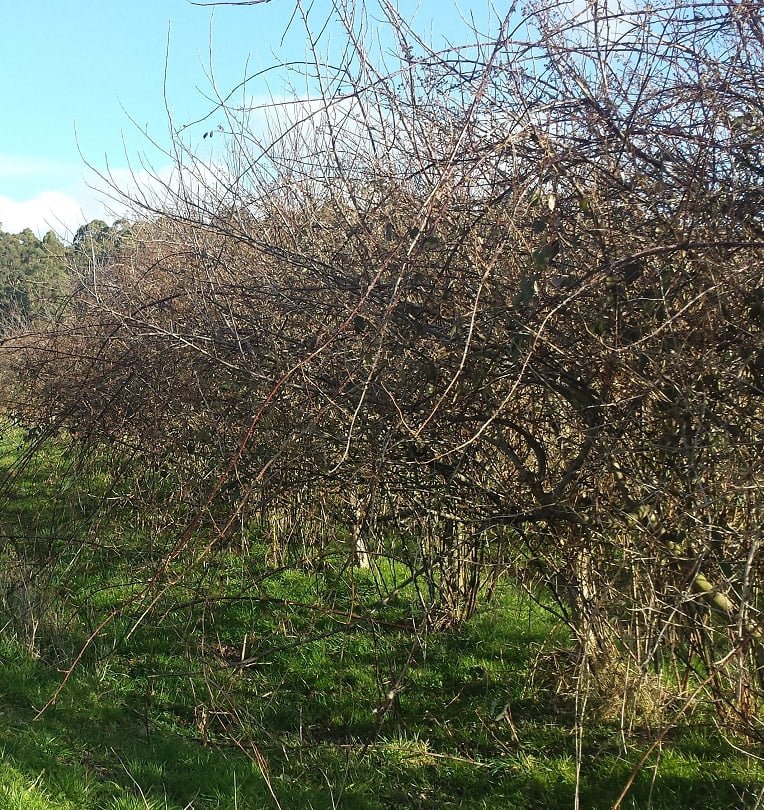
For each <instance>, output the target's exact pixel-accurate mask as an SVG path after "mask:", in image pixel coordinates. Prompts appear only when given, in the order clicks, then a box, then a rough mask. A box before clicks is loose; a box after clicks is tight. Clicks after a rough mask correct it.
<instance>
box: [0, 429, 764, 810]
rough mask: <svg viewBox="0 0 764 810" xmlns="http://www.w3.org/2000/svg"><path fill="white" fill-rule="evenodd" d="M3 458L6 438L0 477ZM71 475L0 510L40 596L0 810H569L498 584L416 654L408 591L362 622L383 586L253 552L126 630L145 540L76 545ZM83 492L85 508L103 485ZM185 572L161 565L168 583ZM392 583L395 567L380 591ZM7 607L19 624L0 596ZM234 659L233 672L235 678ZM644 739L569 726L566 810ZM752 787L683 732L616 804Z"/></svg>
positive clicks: (78, 508)
mask: <svg viewBox="0 0 764 810" xmlns="http://www.w3.org/2000/svg"><path fill="white" fill-rule="evenodd" d="M15 452H17V448H16V449H14V447H13V446H11V443H10V441H9V444H8V446H7V447H6V459H12V458H13V454H14V453H15ZM67 463H68V462H67V461H66V459H65V458H64V457H62V456H61V454H59V453H57V452H55V451H53V452H51V453H50V454H48V455H44V454H43V455H42V456H41V457H40V458H39V460H38V463H37V465H36V466H34V467H31V468H29V472H28V473H27V472H25V473H24V475H25V476H30V477H31V478H32V479H33V480H32V483H30V477H24V476H20V477H19V478H18V479H16V484H17V485H16V486H14V488H13V493H14V497H13V498H12V499H10V500H9V501H8V504H7V510H6V512H5V514H6V515H10V516H11V518H10V521H11V522H10V524H9V523H8V520H6V529H7V526H8V525H10V526H11V527H12V529H13V532H15V534H14V535H13V537H12V538H11V539H10V540H9V541H8V544H7V547H6V549H5V552H4V554H5V559H4V562H5V563H6V567H5V569H4V576H5V578H6V579H7V578H8V577H10V576H11V575H10V574H9V571H11V569H12V568H13V566H12V565H10V562H13V563H14V565H19V564H20V562H21V561H23V560H24V556H23V553H22V551H23V549H22V548H21V547H20V546H19V543H20V540H21V538H22V537H31V538H32V540H37V539H39V538H41V537H44V538H45V541H46V544H47V546H46V549H47V550H46V551H45V554H40V553H38V552H39V551H40V548H42V546H37V545H35V544H34V542H32V544H31V548H32V551H33V552H34V554H32V555H30V558H29V559H28V560H26V562H25V564H26V565H27V569H26V574H25V576H27V579H28V585H29V588H30V591H34V589H35V588H39V590H40V592H41V594H42V596H46V597H47V598H40V599H39V600H38V601H37V602H35V600H34V599H32V602H33V603H34V604H33V605H32V606H31V608H30V610H31V612H32V613H35V614H36V615H35V618H36V620H38V624H37V626H36V629H35V632H34V635H33V636H30V633H29V617H27V620H26V624H25V622H24V621H21V620H19V619H18V617H16V618H17V620H16V621H15V622H14V621H9V620H8V617H7V616H6V621H9V624H8V625H7V626H6V629H5V631H4V632H3V633H2V634H1V635H0V668H1V671H2V678H1V679H0V753H1V756H0V810H3V808H9V810H10V809H11V808H13V810H16V808H33V809H34V810H54V808H55V810H63V808H67V810H68V808H82V809H83V810H90V809H91V808H92V810H103V809H104V808H106V809H107V810H108V809H112V810H117V809H119V810H127V809H128V808H131V809H132V808H167V809H168V810H190V808H195V810H207V809H208V808H209V810H212V808H216V809H220V808H231V810H247V808H264V807H276V806H277V804H276V801H275V800H274V798H273V795H275V797H276V800H277V801H278V803H279V804H280V806H281V807H282V808H316V810H319V808H320V809H321V810H324V808H326V810H329V808H335V807H342V808H359V809H360V808H364V809H368V810H372V809H373V810H382V809H383V808H397V807H407V808H430V807H433V808H442V809H443V810H445V809H446V808H496V810H498V808H502V810H504V808H558V807H572V806H573V798H574V793H575V786H576V742H575V725H574V722H573V718H572V717H571V714H570V711H569V707H566V705H565V704H564V702H560V701H556V700H553V699H552V698H551V696H550V694H548V693H547V692H545V691H543V690H541V689H539V688H537V687H535V686H534V683H533V682H532V679H531V671H532V668H533V665H534V662H535V660H536V656H537V654H538V652H539V650H541V649H542V646H543V645H545V644H549V643H550V642H549V639H550V638H552V639H553V640H554V643H555V644H557V645H564V644H565V641H566V639H565V636H564V633H562V631H561V630H560V629H559V628H555V627H554V625H553V624H552V622H551V619H550V618H549V617H548V615H547V614H545V613H544V612H542V611H540V610H539V609H538V607H536V606H535V605H534V604H533V603H532V602H531V601H530V600H528V599H527V598H526V597H524V596H523V595H521V594H520V593H518V592H516V591H514V590H512V589H511V588H509V587H505V588H503V589H501V590H500V591H499V593H498V594H497V596H496V597H495V598H494V600H493V601H492V602H491V603H490V604H489V605H486V606H485V607H484V608H483V610H482V611H481V612H480V613H479V615H478V616H477V617H476V618H475V619H474V620H472V621H471V622H469V623H468V624H467V625H466V626H463V627H461V628H459V629H458V630H452V631H449V632H444V633H437V634H429V635H425V636H422V637H420V638H419V639H417V638H416V634H415V633H414V632H413V630H412V609H411V604H412V602H413V601H414V600H413V599H412V596H413V594H412V593H411V592H410V591H407V590H406V589H404V590H403V591H401V592H400V593H399V594H398V595H397V596H396V597H395V598H393V599H391V600H390V602H389V604H387V605H386V606H385V607H384V608H382V609H380V610H377V611H376V612H373V619H374V620H373V621H372V620H371V618H367V619H364V618H363V617H364V616H366V617H370V616H372V611H370V607H369V606H370V605H373V604H374V603H376V602H377V601H378V598H379V588H380V585H381V584H382V585H384V583H380V581H379V579H378V578H375V576H374V575H372V574H371V573H370V572H368V571H357V570H356V571H353V570H349V569H347V568H345V567H344V566H343V565H342V561H341V559H340V558H339V557H337V558H331V557H328V558H327V559H326V561H325V565H324V566H323V568H322V570H320V571H316V570H304V571H301V570H283V571H275V570H272V569H269V568H268V567H267V566H266V565H265V564H264V562H263V560H264V558H265V555H266V550H265V549H263V548H260V547H258V546H257V545H256V544H255V543H253V544H252V545H251V546H250V547H249V549H248V551H247V553H246V554H244V553H233V552H229V553H220V554H217V556H215V557H214V558H213V557H211V558H210V560H209V561H208V562H207V563H205V564H203V565H199V566H197V567H196V568H194V569H193V570H191V571H186V572H185V573H186V576H185V577H184V578H183V580H182V584H175V585H171V586H169V587H168V588H167V590H166V591H165V592H164V593H163V594H161V596H160V598H159V599H158V601H157V602H156V604H154V605H153V607H152V610H151V611H150V612H149V613H148V614H147V615H146V616H145V618H143V620H142V621H138V619H139V618H140V617H141V616H142V612H143V611H142V606H143V604H145V602H146V600H144V601H143V602H141V603H140V604H139V603H138V601H139V600H140V597H141V587H142V586H141V583H142V582H143V581H145V579H146V577H147V576H148V575H149V574H150V572H151V571H152V570H155V569H154V565H155V563H154V561H152V559H151V557H150V555H148V554H146V553H145V545H143V546H142V544H145V542H146V541H145V537H144V536H142V534H141V532H140V531H135V530H134V528H133V529H132V530H131V531H130V532H125V531H123V532H122V533H120V526H121V522H122V521H123V520H124V515H123V514H122V513H118V512H115V513H114V515H112V517H111V518H110V521H105V520H102V519H100V518H99V520H100V522H99V524H98V526H97V529H98V531H97V532H96V533H95V534H94V533H93V532H92V527H91V531H90V533H89V534H87V535H85V534H84V532H85V531H86V530H87V528H88V522H89V520H90V515H89V513H88V509H89V508H90V505H89V502H88V499H87V498H82V497H81V496H80V495H78V493H77V489H76V487H74V486H72V487H69V488H67V487H62V485H61V481H60V475H59V473H58V470H59V469H60V465H61V464H64V465H65V468H67V469H68V467H66V465H67ZM88 486H89V487H90V488H91V493H92V494H93V496H94V497H95V494H97V491H98V486H109V484H108V482H106V483H104V482H101V483H99V484H97V485H96V484H94V483H93V482H92V481H90V482H89V484H88ZM49 501H50V502H49ZM122 525H123V524H122ZM61 526H66V527H67V530H66V531H58V530H57V527H58V528H60V527H61ZM75 527H79V530H80V531H82V532H83V536H87V537H88V538H90V542H88V543H87V544H84V545H83V544H82V543H81V542H78V541H77V538H76V535H75V533H74V528H75ZM8 534H11V532H10V531H8ZM94 537H95V540H97V542H95V541H94V540H93V538H94ZM142 548H144V553H142ZM188 560H189V557H188V556H184V555H180V556H179V558H178V560H177V562H176V564H175V565H174V566H173V567H171V569H170V570H168V571H167V572H166V574H167V578H168V580H169V581H170V582H172V578H173V576H174V575H175V574H179V573H180V572H181V571H182V570H183V567H184V566H187V565H188ZM74 563H76V564H74ZM35 566H37V567H35ZM40 572H42V573H40ZM43 573H44V576H43ZM405 575H406V572H405V571H398V570H396V569H395V566H394V565H392V564H391V565H389V566H388V567H387V568H386V570H385V571H384V572H383V573H381V574H379V576H381V577H382V578H383V579H384V580H385V581H386V582H388V583H389V582H390V581H392V580H393V579H395V578H397V580H398V581H402V580H403V579H404V578H405ZM136 600H138V601H136ZM119 605H123V610H121V612H120V613H119V615H117V616H115V618H114V619H113V620H112V621H111V622H109V623H108V624H107V626H106V627H105V629H104V631H103V632H102V633H101V634H100V635H99V637H98V638H97V640H96V641H95V642H94V643H93V644H92V645H91V646H90V647H89V648H88V650H87V652H86V654H85V655H84V656H83V658H82V660H81V662H80V664H79V666H78V667H77V668H76V669H75V670H74V673H73V674H72V676H71V677H70V678H69V680H68V681H67V682H66V684H65V686H64V688H63V689H62V691H61V693H60V695H59V696H58V699H57V700H56V702H55V704H54V705H52V706H51V707H50V708H48V709H47V710H46V711H45V712H44V713H43V715H42V716H41V717H39V718H36V715H37V712H38V710H39V709H40V708H41V707H43V706H44V705H45V704H46V703H47V702H48V700H49V699H50V698H51V696H52V695H54V694H55V693H56V690H57V689H58V687H59V686H60V685H61V684H62V682H63V679H64V677H65V674H64V673H65V670H66V667H67V666H68V664H69V662H71V660H72V658H73V656H74V655H76V654H77V652H78V651H79V650H80V648H81V645H82V644H83V642H84V640H85V638H86V637H87V636H88V634H89V632H90V631H91V630H92V628H94V627H96V626H97V625H98V623H99V622H100V621H101V620H103V618H104V617H106V616H108V615H109V614H110V612H111V611H112V610H113V609H114V608H115V606H119ZM3 610H4V612H5V613H6V614H8V613H9V612H12V611H13V610H17V611H18V610H20V608H18V606H16V607H14V604H12V603H11V602H9V601H8V600H7V599H6V601H5V603H4V607H3ZM351 613H352V616H353V617H354V621H352V622H348V617H349V616H350V615H351ZM359 617H361V618H359ZM25 629H26V634H25ZM242 655H243V656H244V658H245V659H253V663H252V665H251V666H248V667H244V668H239V667H236V666H233V665H234V664H235V663H236V662H237V661H238V660H239V659H240V658H241V657H242ZM543 681H544V679H543V678H540V679H539V681H538V682H539V683H542V682H543ZM505 707H509V711H508V712H507V711H505ZM510 719H511V722H510ZM697 722H698V723H699V722H700V721H697ZM704 722H705V721H704ZM654 733H655V732H654V730H649V729H645V730H643V732H642V733H641V734H635V735H633V736H632V738H631V739H627V740H625V741H624V740H623V739H622V735H621V733H620V730H619V729H618V728H617V726H616V725H615V724H606V723H601V722H600V723H594V722H592V723H591V724H589V725H587V727H586V728H585V731H584V735H583V741H582V742H583V745H582V750H583V754H582V759H581V769H580V793H581V806H582V807H584V808H594V809H595V810H596V809H597V808H608V807H611V806H612V803H613V801H614V800H615V799H616V797H617V796H618V794H619V793H620V790H621V788H622V787H623V785H624V784H625V783H626V781H627V780H628V778H629V775H630V773H631V771H632V768H633V767H634V764H635V763H636V762H637V761H638V760H639V758H640V756H641V754H642V752H643V751H644V750H645V749H646V747H647V746H648V745H649V744H650V741H651V740H652V739H653V738H654ZM763 777H764V769H763V768H762V766H761V765H760V764H758V763H756V762H755V761H751V760H749V759H747V758H746V757H745V756H743V755H742V754H741V753H739V752H738V751H737V750H735V748H734V747H732V746H731V745H729V744H728V743H726V742H725V741H724V740H722V739H720V738H719V735H718V734H717V733H716V732H715V730H714V729H713V727H712V726H710V725H705V726H703V725H699V724H698V725H695V726H688V727H687V728H682V729H679V730H677V731H674V732H672V734H671V735H670V736H668V737H667V738H666V741H665V742H664V743H663V744H662V746H661V747H660V748H659V749H658V750H657V751H656V753H655V754H654V755H653V756H652V757H651V759H650V760H649V762H648V763H647V766H646V767H645V768H644V769H643V770H642V771H641V772H640V773H639V775H638V776H637V778H636V780H635V783H634V786H633V789H632V791H631V793H630V794H629V796H628V798H627V800H626V801H625V803H624V805H623V806H624V807H626V808H647V807H649V808H654V810H657V809H658V808H672V809H673V808H697V807H704V808H720V809H721V808H732V807H734V808H738V807H753V806H754V803H755V797H756V795H757V793H758V792H759V791H760V790H761V786H762V785H763V784H764V779H763Z"/></svg>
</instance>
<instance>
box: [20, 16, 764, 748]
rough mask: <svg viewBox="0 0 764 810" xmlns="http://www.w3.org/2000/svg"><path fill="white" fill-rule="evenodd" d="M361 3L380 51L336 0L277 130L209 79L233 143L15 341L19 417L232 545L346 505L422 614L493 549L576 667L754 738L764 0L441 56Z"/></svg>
mask: <svg viewBox="0 0 764 810" xmlns="http://www.w3.org/2000/svg"><path fill="white" fill-rule="evenodd" d="M381 5H382V8H383V10H384V12H385V15H386V25H387V30H388V31H389V32H390V34H391V36H393V37H395V40H396V42H397V46H398V56H397V57H396V60H395V64H394V65H391V64H390V58H389V57H387V56H386V57H385V58H384V59H382V58H381V57H379V55H378V54H377V55H375V54H374V53H373V52H372V50H371V49H370V46H369V44H368V41H367V39H366V38H365V37H364V21H363V17H362V14H361V11H362V9H360V8H355V7H354V6H353V5H352V4H350V3H346V4H340V5H337V7H336V15H337V22H338V23H339V24H340V25H341V26H343V28H344V36H345V42H346V49H345V50H344V52H343V58H342V60H341V62H340V63H339V64H338V65H337V66H336V67H334V68H329V67H327V66H326V62H325V61H324V60H323V59H322V57H321V55H320V54H319V51H318V48H319V46H318V45H317V44H316V45H315V48H316V50H315V62H314V64H313V65H309V66H307V67H306V69H309V70H311V71H313V72H314V75H315V77H316V86H317V87H318V92H317V95H316V97H313V98H310V99H308V100H305V101H302V102H290V103H288V104H283V105H281V106H280V108H277V109H275V110H274V109H272V110H271V121H272V127H273V129H272V130H271V131H270V132H269V133H268V135H267V136H265V135H263V133H262V131H259V130H258V129H256V128H254V127H253V125H252V123H251V122H252V121H253V120H254V117H253V111H252V110H249V109H239V108H236V107H235V106H234V105H233V104H232V103H230V102H229V101H227V100H225V99H223V100H221V106H220V110H219V112H220V113H221V115H222V117H223V118H224V119H225V121H226V125H225V126H224V127H223V128H222V130H223V131H222V132H221V133H220V137H221V138H225V139H226V143H227V147H228V154H229V160H228V163H227V164H226V165H221V164H215V165H206V166H205V165H203V164H201V163H200V162H199V160H198V159H197V158H196V157H195V156H194V155H193V154H192V153H191V152H190V149H189V147H188V145H187V142H186V141H185V140H184V139H183V135H182V134H179V135H178V136H177V139H176V142H175V143H174V147H173V148H174V151H175V154H176V155H177V156H178V182H177V184H175V185H173V184H166V185H165V187H164V192H165V197H164V199H162V200H161V201H160V203H159V204H153V203H151V202H150V201H149V200H148V199H146V198H141V199H140V200H135V202H136V203H137V204H138V206H139V209H140V214H141V218H142V219H143V222H142V223H141V224H140V225H137V226H136V227H135V229H134V234H133V237H132V239H131V241H129V242H126V243H125V246H124V248H123V250H122V251H121V252H119V253H117V254H115V255H113V256H111V257H110V258H109V260H108V261H107V262H106V263H105V264H103V265H98V266H96V267H92V268H90V269H89V271H88V273H87V275H86V277H85V278H83V288H82V292H81V294H80V295H79V296H78V297H77V298H76V300H75V301H74V302H73V305H72V313H71V316H70V318H69V320H67V321H65V322H64V323H63V325H60V326H59V327H58V328H57V329H56V330H54V331H51V332H50V333H48V334H46V335H44V336H43V337H42V338H41V337H39V336H27V337H24V338H19V344H18V352H17V356H18V358H19V360H18V364H19V369H20V370H19V379H20V380H22V381H23V382H24V386H25V387H24V390H25V392H26V396H27V406H26V407H27V410H28V413H29V415H30V418H37V419H42V418H44V419H46V420H49V421H50V422H52V423H54V424H56V425H61V426H63V427H66V428H67V430H68V431H69V432H70V434H71V435H72V436H74V437H76V438H77V439H78V440H81V441H88V442H90V444H91V446H94V447H98V446H99V445H103V443H106V442H108V443H110V445H111V446H112V447H113V448H114V447H120V448H122V449H123V450H124V452H125V453H126V454H128V455H129V456H130V457H131V458H140V459H141V460H142V461H143V462H144V463H145V464H147V466H148V467H149V468H150V469H158V470H163V471H165V472H166V473H167V474H168V475H170V476H171V478H172V480H173V481H174V482H175V488H174V491H175V494H176V495H177V500H178V503H177V504H176V505H177V506H178V508H181V507H182V509H184V510H185V512H184V514H186V515H187V516H188V517H187V519H188V521H191V523H194V522H195V521H198V520H199V519H200V516H202V515H204V516H210V519H211V520H212V521H213V525H214V526H215V531H216V532H217V535H218V540H219V541H221V542H222V541H224V540H226V539H228V540H229V541H235V540H236V537H235V534H236V531H238V530H239V529H240V528H241V527H242V525H251V523H252V522H256V521H260V523H261V525H262V527H263V530H264V531H267V532H270V534H271V536H272V542H273V548H274V555H275V556H278V557H279V558H283V559H288V558H289V554H290V553H292V552H293V551H294V550H295V549H298V551H299V554H300V555H301V556H304V555H305V554H306V553H307V554H311V553H313V554H314V555H315V556H316V558H318V557H320V555H321V553H322V551H323V548H324V546H325V544H327V543H330V542H334V539H335V538H336V537H337V536H338V534H337V530H338V529H341V528H344V529H345V534H344V535H341V533H340V536H344V537H345V540H346V543H347V556H348V560H349V562H351V563H353V564H364V565H375V564H377V561H378V560H380V559H386V558H390V557H394V558H396V559H398V560H401V561H403V562H404V563H405V564H406V565H408V566H409V569H410V571H411V577H412V579H413V580H414V581H416V583H417V584H421V585H422V593H423V604H424V605H425V607H426V615H427V619H428V620H429V621H430V622H431V623H432V624H435V625H439V626H442V625H445V624H448V623H450V622H453V621H460V620H463V619H465V618H468V617H469V616H470V615H471V614H472V612H473V611H474V609H475V607H476V606H477V604H478V602H479V599H480V597H481V594H483V593H490V591H491V589H492V587H493V585H494V584H495V581H496V578H497V577H498V576H499V575H502V574H504V573H511V574H512V576H513V577H514V578H515V579H516V580H517V581H519V582H522V583H525V584H526V585H527V586H528V587H529V588H531V589H537V588H539V587H542V588H543V589H544V592H545V593H546V594H551V595H552V598H553V600H554V601H555V603H556V608H555V609H556V610H557V611H558V612H559V615H560V616H561V617H562V618H563V619H564V620H565V621H566V622H567V623H568V624H569V626H570V628H571V629H572V631H573V632H574V634H575V635H576V637H577V639H578V641H579V650H580V657H579V665H580V666H581V667H582V668H584V669H585V670H586V671H592V672H595V673H599V675H600V676H601V677H602V678H605V679H607V678H608V677H612V675H613V672H619V673H624V672H626V671H627V670H628V671H632V670H633V671H635V672H637V673H638V674H641V675H642V676H645V675H646V673H648V672H651V671H655V670H657V671H659V672H660V671H661V670H662V669H663V668H665V667H666V666H669V665H670V666H671V667H672V668H674V671H675V672H677V673H679V684H680V687H682V686H683V685H684V687H686V689H687V691H686V694H689V690H690V688H689V686H688V684H689V683H690V681H692V682H693V683H695V682H697V681H698V679H700V681H701V682H702V683H703V685H704V688H707V689H708V690H711V691H712V692H713V694H714V697H715V700H716V705H717V706H721V707H723V709H722V710H721V716H722V717H723V719H724V720H725V722H727V723H729V724H731V725H733V726H735V727H741V728H744V729H745V731H746V732H747V733H749V734H751V735H753V736H755V737H760V735H761V729H760V726H759V722H758V720H757V714H756V709H757V707H758V705H759V703H760V701H761V698H762V682H761V678H762V673H761V665H762V661H761V641H762V639H761V635H762V630H761V614H760V610H761V597H760V581H761V575H762V561H761V556H760V527H761V525H762V506H761V488H762V468H761V458H762V457H763V456H764V453H763V452H762V451H763V450H764V448H763V447H762V438H761V437H762V436H763V435H764V431H762V416H763V414H762V404H761V403H762V393H763V392H764V379H763V378H762V374H763V373H764V345H763V343H762V333H761V329H762V325H763V321H762V300H763V299H762V280H763V279H762V272H761V266H762V248H764V233H763V232H762V228H764V221H763V213H762V211H763V209H762V200H763V199H764V197H763V195H764V191H763V189H762V181H763V180H764V154H763V152H762V127H764V123H763V122H764V117H763V114H764V113H763V105H764V97H762V90H761V87H762V79H763V78H764V77H763V75H762V49H763V48H764V42H762V35H761V22H760V19H759V16H758V12H757V10H755V9H754V8H753V7H752V6H751V5H750V4H734V3H713V2H712V3H704V4H698V3H695V2H686V3H675V2H671V3H662V4H661V3H659V4H657V5H656V4H652V5H650V6H638V7H635V8H632V9H630V10H622V11H618V12H615V11H613V10H612V9H611V8H610V6H609V5H608V4H597V3H594V4H589V5H587V7H586V9H585V10H582V11H581V12H580V14H579V15H578V16H572V15H571V13H569V12H568V10H567V8H568V7H567V6H566V5H565V4H559V5H555V4H553V5H552V6H551V7H548V6H544V7H541V6H539V7H537V8H534V9H532V10H531V11H530V12H529V15H528V16H527V17H526V18H525V19H524V20H522V21H519V20H518V19H517V18H516V17H515V15H514V14H510V15H508V16H507V17H506V18H505V19H503V20H500V21H498V22H497V24H496V26H495V30H494V31H492V32H491V33H490V35H488V34H485V35H484V34H480V33H479V32H477V31H476V32H473V40H472V42H469V43H467V44H465V45H464V46H463V47H449V48H446V49H443V50H438V49H435V48H433V47H432V46H430V45H428V43H427V42H425V41H424V40H423V39H421V38H420V37H419V36H418V35H417V34H416V32H415V31H413V30H412V29H411V28H410V27H409V26H408V24H407V23H406V21H405V20H404V19H403V18H402V17H401V16H400V15H399V14H398V12H397V11H396V10H395V8H394V7H393V6H392V5H391V4H388V3H386V2H383V3H382V4H381ZM253 13H255V12H253ZM298 13H300V7H299V6H298ZM305 23H306V25H307V26H308V29H309V30H310V21H309V20H308V19H307V17H306V18H305ZM309 41H310V42H313V43H315V42H316V39H315V38H310V40H309ZM168 195H169V196H168ZM16 407H18V403H17V404H16ZM168 508H170V507H168ZM189 509H190V511H189ZM221 516H222V517H221ZM189 525H190V524H189ZM194 525H196V524H195V523H194ZM536 592H538V591H536ZM719 661H722V662H723V663H722V664H718V663H717V662H719ZM699 662H700V663H699Z"/></svg>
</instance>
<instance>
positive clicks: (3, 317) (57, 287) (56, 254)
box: [0, 219, 125, 330]
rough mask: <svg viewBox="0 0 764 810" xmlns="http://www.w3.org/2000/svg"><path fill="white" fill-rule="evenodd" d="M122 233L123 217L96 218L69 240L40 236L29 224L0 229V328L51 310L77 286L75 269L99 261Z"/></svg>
mask: <svg viewBox="0 0 764 810" xmlns="http://www.w3.org/2000/svg"><path fill="white" fill-rule="evenodd" d="M124 234H125V223H124V222H123V221H119V222H117V223H115V224H114V225H111V226H110V225H107V224H106V223H105V222H103V221H102V220H98V219H96V220H93V221H92V222H89V223H88V224H86V225H83V226H82V227H81V228H79V229H78V230H77V232H76V234H75V235H74V239H73V240H72V242H71V244H66V243H65V242H63V241H62V240H61V239H59V237H58V236H57V235H56V234H55V233H54V232H53V231H48V232H47V233H46V234H45V235H44V236H43V237H42V238H41V239H40V238H38V237H37V236H36V235H35V234H34V233H33V232H32V231H31V230H30V229H29V228H26V229H24V230H23V231H21V233H15V234H14V233H6V232H5V231H2V230H0V328H2V329H3V330H7V329H8V328H9V327H11V326H12V325H14V324H20V323H26V322H28V321H29V320H30V319H33V318H35V317H37V316H40V315H43V314H50V313H52V312H55V310H56V308H57V307H58V305H60V303H61V302H62V301H63V300H64V299H65V298H66V297H67V296H68V295H69V294H70V293H71V291H72V289H73V288H74V286H76V278H77V275H78V269H81V268H83V267H87V266H88V264H89V262H90V261H92V260H93V258H95V259H103V258H104V255H103V254H104V253H108V252H109V251H110V250H111V249H112V248H113V246H114V244H115V242H116V239H117V237H119V238H122V237H123V236H124Z"/></svg>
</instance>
